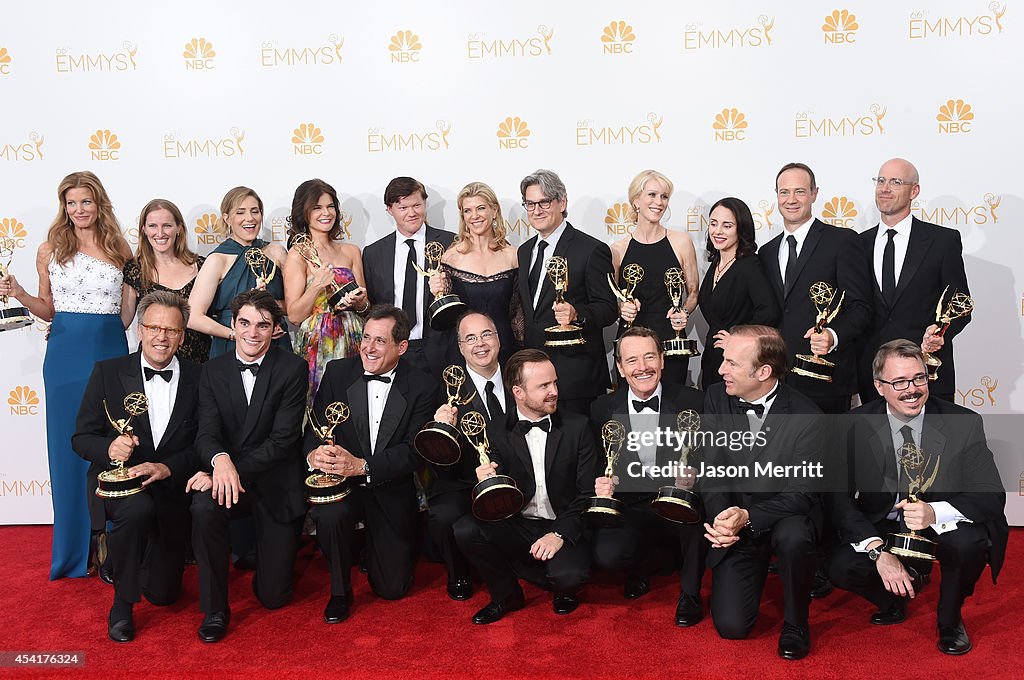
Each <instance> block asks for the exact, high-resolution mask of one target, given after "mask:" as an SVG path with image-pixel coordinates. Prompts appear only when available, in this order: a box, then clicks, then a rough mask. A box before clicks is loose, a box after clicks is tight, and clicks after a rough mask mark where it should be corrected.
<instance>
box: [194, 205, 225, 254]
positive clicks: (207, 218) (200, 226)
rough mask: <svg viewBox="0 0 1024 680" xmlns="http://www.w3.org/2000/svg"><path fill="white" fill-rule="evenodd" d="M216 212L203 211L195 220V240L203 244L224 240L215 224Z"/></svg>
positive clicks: (213, 243) (216, 219)
mask: <svg viewBox="0 0 1024 680" xmlns="http://www.w3.org/2000/svg"><path fill="white" fill-rule="evenodd" d="M217 221H218V217H217V213H212V212H211V213H203V214H202V215H200V216H199V219H197V220H196V227H195V232H196V241H198V242H199V243H201V244H203V245H207V246H209V245H217V244H218V243H223V242H224V235H223V234H222V233H221V232H220V228H219V227H218V225H217Z"/></svg>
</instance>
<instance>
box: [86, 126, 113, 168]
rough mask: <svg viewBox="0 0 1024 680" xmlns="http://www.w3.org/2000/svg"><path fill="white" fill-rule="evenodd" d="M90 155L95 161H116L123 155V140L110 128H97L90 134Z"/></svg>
mask: <svg viewBox="0 0 1024 680" xmlns="http://www.w3.org/2000/svg"><path fill="white" fill-rule="evenodd" d="M89 155H90V157H91V158H92V159H93V160H94V161H116V160H118V158H119V157H120V155H121V140H119V139H118V138H117V135H115V134H114V133H113V132H111V131H110V130H97V131H96V132H94V133H92V135H90V136H89Z"/></svg>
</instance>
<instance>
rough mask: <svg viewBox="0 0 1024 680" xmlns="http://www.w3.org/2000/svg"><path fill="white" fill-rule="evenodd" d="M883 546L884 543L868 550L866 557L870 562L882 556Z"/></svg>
mask: <svg viewBox="0 0 1024 680" xmlns="http://www.w3.org/2000/svg"><path fill="white" fill-rule="evenodd" d="M884 548H885V543H883V544H881V545H879V546H877V547H875V548H872V549H871V550H868V559H869V560H871V561H872V562H877V561H878V558H879V557H881V556H882V550H883V549H884Z"/></svg>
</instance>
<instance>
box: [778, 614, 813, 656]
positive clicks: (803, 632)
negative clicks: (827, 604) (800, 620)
mask: <svg viewBox="0 0 1024 680" xmlns="http://www.w3.org/2000/svg"><path fill="white" fill-rule="evenodd" d="M810 651H811V631H810V630H808V629H807V628H805V627H803V626H794V625H791V624H788V623H783V624H782V634H781V635H779V656H781V657H782V658H783V659H789V660H790V661H796V660H797V659H802V658H804V657H805V656H807V654H808V653H809V652H810Z"/></svg>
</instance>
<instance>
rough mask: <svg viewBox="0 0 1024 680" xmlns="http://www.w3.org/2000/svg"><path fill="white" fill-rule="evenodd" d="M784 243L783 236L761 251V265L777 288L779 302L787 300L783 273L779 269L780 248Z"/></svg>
mask: <svg viewBox="0 0 1024 680" xmlns="http://www.w3.org/2000/svg"><path fill="white" fill-rule="evenodd" d="M781 243H782V236H781V235H780V236H778V237H777V238H774V239H772V240H771V241H769V242H768V243H766V244H765V246H764V248H762V249H761V264H762V265H764V270H765V272H767V273H768V278H769V279H770V280H771V282H772V286H773V287H774V288H775V295H776V297H777V298H778V299H779V300H785V288H784V286H783V283H782V271H781V270H780V269H779V248H780V244H781Z"/></svg>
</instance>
